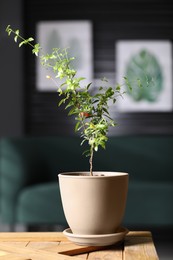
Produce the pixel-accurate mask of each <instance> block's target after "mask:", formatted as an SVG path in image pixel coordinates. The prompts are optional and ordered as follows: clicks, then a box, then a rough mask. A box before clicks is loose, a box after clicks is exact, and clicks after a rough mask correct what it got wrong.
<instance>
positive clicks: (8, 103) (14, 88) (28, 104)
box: [0, 0, 173, 136]
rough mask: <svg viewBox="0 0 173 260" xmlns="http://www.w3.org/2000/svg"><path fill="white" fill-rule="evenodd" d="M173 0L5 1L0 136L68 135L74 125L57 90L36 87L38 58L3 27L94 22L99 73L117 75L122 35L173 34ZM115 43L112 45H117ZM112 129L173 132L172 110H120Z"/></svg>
mask: <svg viewBox="0 0 173 260" xmlns="http://www.w3.org/2000/svg"><path fill="white" fill-rule="evenodd" d="M172 17H173V2H172V3H171V1H167V0H150V1H149V0H140V1H139V0H138V1H137V0H130V1H129V0H114V1H113V0H107V1H105V2H102V1H98V0H88V1H81V0H49V1H47V0H23V1H22V0H16V1H10V0H1V1H0V57H1V70H0V73H1V83H0V136H4V135H5V136H16V135H22V134H28V135H58V134H64V133H65V134H69V133H71V132H72V131H71V130H72V129H71V128H72V127H73V124H72V122H71V119H70V118H67V117H66V115H64V111H63V110H62V109H60V110H58V109H57V100H58V99H57V94H56V93H49V92H47V93H41V92H38V91H36V88H35V68H34V66H35V62H34V58H33V55H31V54H28V53H27V51H26V50H25V48H24V49H23V48H22V49H19V48H18V47H17V45H16V44H14V43H13V40H12V38H11V39H9V38H8V37H7V35H6V33H5V32H4V30H5V27H6V25H7V24H11V25H13V27H14V28H20V29H21V30H23V32H24V33H25V34H26V35H27V36H28V35H29V36H30V35H33V36H36V35H35V25H36V23H37V22H38V21H40V20H62V19H65V20H66V19H67V20H68V19H89V20H91V21H92V22H93V32H94V35H93V39H94V43H93V45H94V77H95V78H99V77H100V76H103V75H105V76H107V75H110V74H111V75H112V76H113V77H114V71H115V70H114V69H115V68H114V52H113V48H112V46H114V41H115V40H118V39H169V40H171V41H172V39H173V19H172ZM112 43H113V44H112ZM118 122H119V124H120V127H119V128H118V129H119V130H118V131H117V130H116V131H117V132H113V134H116V133H118V134H122V133H123V134H129V133H130V134H144V133H147V134H172V133H173V116H172V112H171V113H136V114H135V113H133V114H131V113H128V114H124V115H118Z"/></svg>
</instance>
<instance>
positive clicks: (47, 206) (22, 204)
mask: <svg viewBox="0 0 173 260" xmlns="http://www.w3.org/2000/svg"><path fill="white" fill-rule="evenodd" d="M16 218H17V219H16V221H17V222H18V223H25V224H37V223H40V224H50V223H52V224H57V225H65V226H67V222H66V220H65V216H64V213H63V209H62V204H61V198H60V192H59V185H58V183H56V182H52V183H47V184H44V183H43V184H38V185H33V186H28V187H27V188H26V189H24V190H23V191H22V192H21V194H20V196H19V201H18V203H17V217H16Z"/></svg>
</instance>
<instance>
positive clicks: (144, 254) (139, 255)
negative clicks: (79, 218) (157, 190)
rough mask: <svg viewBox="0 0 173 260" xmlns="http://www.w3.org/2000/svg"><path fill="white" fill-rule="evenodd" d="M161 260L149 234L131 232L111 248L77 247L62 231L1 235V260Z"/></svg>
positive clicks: (2, 233) (6, 233) (7, 233)
mask: <svg viewBox="0 0 173 260" xmlns="http://www.w3.org/2000/svg"><path fill="white" fill-rule="evenodd" d="M72 258H73V259H74V260H75V259H78V260H79V259H80V258H82V259H89V260H90V259H97V260H99V259H109V260H111V259H114V260H116V259H117V260H122V259H123V260H138V259H140V260H144V259H146V260H147V259H148V260H155V259H159V258H158V256H157V252H156V249H155V246H154V244H153V240H152V234H151V233H150V232H148V231H137V232H136V231H131V232H129V233H128V234H127V235H126V237H125V240H124V242H122V243H119V244H116V245H112V246H109V247H93V246H90V247H86V246H77V245H75V244H73V243H71V242H70V241H68V240H67V238H66V237H65V236H64V235H63V234H62V233H61V232H0V260H1V259H8V260H29V259H30V260H54V259H56V260H57V259H60V260H61V259H64V260H70V259H72Z"/></svg>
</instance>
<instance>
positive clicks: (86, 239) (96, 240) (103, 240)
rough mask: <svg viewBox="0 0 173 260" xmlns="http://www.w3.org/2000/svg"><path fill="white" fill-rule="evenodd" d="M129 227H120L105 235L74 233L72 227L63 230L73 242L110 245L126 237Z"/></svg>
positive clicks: (84, 244)
mask: <svg viewBox="0 0 173 260" xmlns="http://www.w3.org/2000/svg"><path fill="white" fill-rule="evenodd" d="M127 233H128V229H127V228H124V227H120V228H119V230H118V231H117V232H116V233H113V234H104V235H78V234H73V233H72V231H71V229H70V228H67V229H65V230H64V231H63V234H64V235H65V236H66V237H67V238H68V239H69V240H70V241H72V242H74V243H75V244H77V245H82V246H109V245H113V244H115V243H117V242H120V241H122V240H123V239H124V237H125V235H126V234H127Z"/></svg>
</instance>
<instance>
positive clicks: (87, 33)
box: [36, 20, 93, 91]
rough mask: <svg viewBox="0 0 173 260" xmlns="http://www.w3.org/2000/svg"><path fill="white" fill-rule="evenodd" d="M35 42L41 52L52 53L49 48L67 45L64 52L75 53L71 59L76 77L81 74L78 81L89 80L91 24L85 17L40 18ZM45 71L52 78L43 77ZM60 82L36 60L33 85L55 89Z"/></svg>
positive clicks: (84, 81)
mask: <svg viewBox="0 0 173 260" xmlns="http://www.w3.org/2000/svg"><path fill="white" fill-rule="evenodd" d="M36 30H37V32H36V36H37V42H39V43H40V45H41V47H42V50H43V52H45V53H49V54H50V53H52V49H53V48H61V49H64V48H67V52H68V56H69V57H75V60H74V61H73V62H72V66H74V69H77V71H78V74H77V76H78V77H85V78H86V80H83V81H82V85H86V84H88V83H90V82H91V81H92V80H93V57H92V42H93V41H92V24H91V22H90V21H85V20H81V21H80V20H77V21H75V20H72V21H69V20H64V21H40V22H38V24H37V25H36ZM47 74H49V75H50V76H51V77H52V78H53V80H54V82H53V81H52V80H47V79H46V75H47ZM61 84H62V82H61V81H60V80H57V79H56V78H55V75H54V74H53V73H52V72H51V71H47V69H46V68H44V67H43V66H41V65H40V61H39V60H37V66H36V88H37V90H40V91H57V88H58V85H61Z"/></svg>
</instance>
